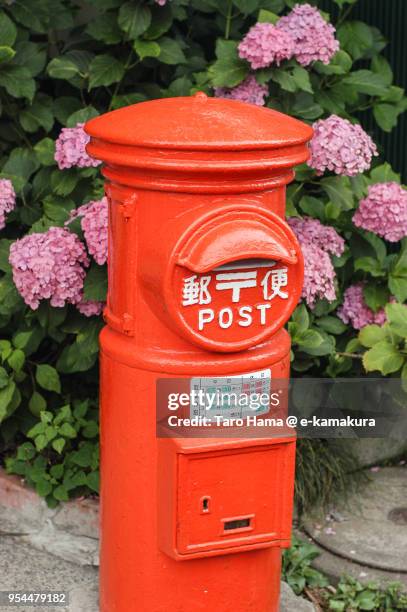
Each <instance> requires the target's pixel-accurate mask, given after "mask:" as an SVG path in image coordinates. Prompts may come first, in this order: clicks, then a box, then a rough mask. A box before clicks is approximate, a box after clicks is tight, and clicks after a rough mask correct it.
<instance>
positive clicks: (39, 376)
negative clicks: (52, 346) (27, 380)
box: [35, 363, 61, 393]
mask: <svg viewBox="0 0 407 612" xmlns="http://www.w3.org/2000/svg"><path fill="white" fill-rule="evenodd" d="M35 379H36V381H37V383H38V384H39V385H40V387H42V388H43V389H46V390H47V391H55V392H56V393H61V381H60V379H59V374H58V372H57V371H56V369H55V368H53V367H52V366H50V365H48V364H46V363H43V364H40V365H38V366H37V368H36V371H35Z"/></svg>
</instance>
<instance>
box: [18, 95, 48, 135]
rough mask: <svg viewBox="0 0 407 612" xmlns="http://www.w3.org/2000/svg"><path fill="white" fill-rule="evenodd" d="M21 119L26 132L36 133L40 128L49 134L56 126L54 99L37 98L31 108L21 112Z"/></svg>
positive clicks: (41, 96) (40, 96)
mask: <svg viewBox="0 0 407 612" xmlns="http://www.w3.org/2000/svg"><path fill="white" fill-rule="evenodd" d="M19 119H20V123H21V126H22V127H23V129H24V130H25V131H26V132H36V131H37V130H38V129H40V128H43V129H44V130H45V131H46V132H49V131H50V130H51V128H52V126H53V125H54V113H53V103H52V99H51V98H50V97H49V96H44V95H39V96H37V97H36V99H35V100H34V102H33V103H32V104H31V106H29V107H27V108H25V109H24V110H22V111H21V113H20V117H19Z"/></svg>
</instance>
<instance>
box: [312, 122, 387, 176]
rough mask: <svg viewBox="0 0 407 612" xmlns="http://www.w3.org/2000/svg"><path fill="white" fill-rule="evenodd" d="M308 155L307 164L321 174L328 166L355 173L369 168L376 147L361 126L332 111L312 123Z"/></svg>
mask: <svg viewBox="0 0 407 612" xmlns="http://www.w3.org/2000/svg"><path fill="white" fill-rule="evenodd" d="M312 127H313V128H314V137H313V138H312V140H311V144H310V149H311V157H310V159H309V160H308V165H309V166H311V168H314V169H315V170H316V171H317V174H323V173H324V172H325V170H331V171H332V172H335V174H341V175H346V176H355V175H356V174H359V173H360V172H364V171H365V170H368V169H369V168H370V164H371V162H372V157H373V155H377V154H378V153H377V148H376V145H375V144H374V142H373V141H372V139H371V138H370V136H369V135H368V134H366V132H365V131H364V130H363V129H362V128H361V127H360V125H353V124H352V123H351V122H350V121H348V120H347V119H342V118H341V117H338V116H337V115H331V116H330V117H328V119H320V120H319V121H316V122H315V123H314V125H313V126H312Z"/></svg>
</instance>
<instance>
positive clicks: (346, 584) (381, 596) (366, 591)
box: [328, 576, 407, 612]
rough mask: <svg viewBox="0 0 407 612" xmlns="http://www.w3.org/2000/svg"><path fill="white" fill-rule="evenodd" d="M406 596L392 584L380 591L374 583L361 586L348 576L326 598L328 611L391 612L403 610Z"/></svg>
mask: <svg viewBox="0 0 407 612" xmlns="http://www.w3.org/2000/svg"><path fill="white" fill-rule="evenodd" d="M406 607H407V595H406V593H405V592H403V589H402V586H401V585H400V584H399V583H397V582H393V583H390V584H389V585H388V586H387V587H386V588H385V589H381V588H380V587H379V585H377V584H376V583H374V582H368V583H367V584H362V583H361V582H359V580H356V579H355V578H351V577H350V576H347V577H344V578H341V580H340V582H339V584H338V586H337V588H336V592H335V593H334V594H333V595H332V596H331V597H329V598H328V610H336V611H337V612H346V611H347V610H349V611H350V610H352V612H353V611H355V612H356V611H357V610H375V611H377V612H387V611H388V612H393V611H395V610H405V609H406Z"/></svg>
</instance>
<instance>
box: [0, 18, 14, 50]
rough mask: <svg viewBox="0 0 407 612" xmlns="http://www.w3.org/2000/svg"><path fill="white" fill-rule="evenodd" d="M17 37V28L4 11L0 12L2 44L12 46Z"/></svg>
mask: <svg viewBox="0 0 407 612" xmlns="http://www.w3.org/2000/svg"><path fill="white" fill-rule="evenodd" d="M16 38H17V28H16V26H15V25H14V23H13V21H11V19H10V17H8V16H7V15H6V13H5V12H4V11H1V13H0V41H1V44H2V45H7V46H8V47H12V46H13V45H14V43H15V40H16Z"/></svg>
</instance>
